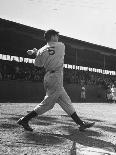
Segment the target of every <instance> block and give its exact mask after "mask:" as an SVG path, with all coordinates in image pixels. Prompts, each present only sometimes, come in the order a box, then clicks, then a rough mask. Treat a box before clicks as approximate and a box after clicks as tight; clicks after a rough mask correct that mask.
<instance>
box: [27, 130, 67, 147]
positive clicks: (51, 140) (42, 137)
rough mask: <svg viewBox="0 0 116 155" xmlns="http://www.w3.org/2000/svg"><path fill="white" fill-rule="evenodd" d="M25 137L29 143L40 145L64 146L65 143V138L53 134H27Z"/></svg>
mask: <svg viewBox="0 0 116 155" xmlns="http://www.w3.org/2000/svg"><path fill="white" fill-rule="evenodd" d="M24 137H25V138H26V140H27V141H28V142H31V143H33V144H38V145H57V144H62V143H63V142H64V141H65V137H64V136H58V135H57V134H51V133H41V132H37V133H33V132H31V133H29V132H27V133H25V134H24Z"/></svg>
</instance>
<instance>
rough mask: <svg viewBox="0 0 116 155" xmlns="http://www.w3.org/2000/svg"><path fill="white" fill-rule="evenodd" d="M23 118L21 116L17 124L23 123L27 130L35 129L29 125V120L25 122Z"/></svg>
mask: <svg viewBox="0 0 116 155" xmlns="http://www.w3.org/2000/svg"><path fill="white" fill-rule="evenodd" d="M23 118H24V117H22V118H20V119H19V120H18V121H17V124H19V125H22V127H23V128H24V130H26V131H33V129H32V128H31V127H30V126H29V124H28V122H25V121H23Z"/></svg>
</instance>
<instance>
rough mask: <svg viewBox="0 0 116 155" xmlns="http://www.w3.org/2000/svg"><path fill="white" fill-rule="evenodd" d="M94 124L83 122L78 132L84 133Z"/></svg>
mask: <svg viewBox="0 0 116 155" xmlns="http://www.w3.org/2000/svg"><path fill="white" fill-rule="evenodd" d="M94 124H95V122H93V123H87V122H84V124H83V125H81V126H80V127H79V131H84V130H85V129H87V128H91V127H92V126H93V125H94Z"/></svg>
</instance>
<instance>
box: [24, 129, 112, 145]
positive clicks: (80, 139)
mask: <svg viewBox="0 0 116 155" xmlns="http://www.w3.org/2000/svg"><path fill="white" fill-rule="evenodd" d="M61 128H62V129H63V130H65V131H68V134H55V133H39V132H37V133H28V134H27V135H25V138H26V139H27V141H33V142H34V143H38V144H42V145H45V144H50V145H56V144H58V143H63V141H65V140H66V139H67V140H70V141H72V142H76V143H78V144H80V145H84V146H89V147H97V148H103V147H115V146H114V144H112V143H110V142H107V141H104V140H101V139H100V137H101V136H102V135H101V134H100V133H98V132H96V131H92V130H90V129H88V130H86V131H85V132H80V131H79V130H78V129H75V128H73V127H71V128H70V127H67V126H66V127H65V126H62V127H61Z"/></svg>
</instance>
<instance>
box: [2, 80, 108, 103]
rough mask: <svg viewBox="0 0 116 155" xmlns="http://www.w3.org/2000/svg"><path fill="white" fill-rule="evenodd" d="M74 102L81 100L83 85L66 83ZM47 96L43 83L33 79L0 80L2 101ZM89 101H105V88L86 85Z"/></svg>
mask: <svg viewBox="0 0 116 155" xmlns="http://www.w3.org/2000/svg"><path fill="white" fill-rule="evenodd" d="M64 87H65V89H66V90H67V93H68V94H69V95H70V97H71V100H72V102H81V98H80V93H81V87H80V86H79V85H76V84H65V85H64ZM44 96H45V91H44V87H43V84H42V83H39V82H31V81H0V102H1V103H2V102H30V103H31V102H41V100H42V99H43V97H44ZM86 96H87V100H86V101H87V102H105V101H106V99H105V90H104V89H103V88H102V87H100V86H86Z"/></svg>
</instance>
